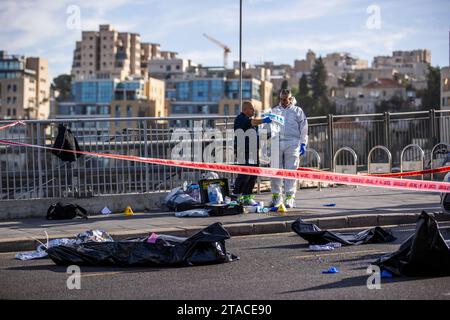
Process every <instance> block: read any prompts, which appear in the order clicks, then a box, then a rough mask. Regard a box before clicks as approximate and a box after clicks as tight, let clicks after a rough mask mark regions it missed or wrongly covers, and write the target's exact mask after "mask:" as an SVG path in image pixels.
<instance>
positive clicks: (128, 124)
mask: <svg viewBox="0 0 450 320" xmlns="http://www.w3.org/2000/svg"><path fill="white" fill-rule="evenodd" d="M132 110H133V109H132V108H131V106H127V118H131V117H132V116H133V115H132ZM127 126H128V127H130V126H131V120H127Z"/></svg>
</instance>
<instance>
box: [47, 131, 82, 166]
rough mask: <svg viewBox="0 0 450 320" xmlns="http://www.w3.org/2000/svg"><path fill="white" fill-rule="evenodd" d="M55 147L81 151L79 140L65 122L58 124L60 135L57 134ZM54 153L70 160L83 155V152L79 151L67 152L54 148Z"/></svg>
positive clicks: (63, 159) (65, 159)
mask: <svg viewBox="0 0 450 320" xmlns="http://www.w3.org/2000/svg"><path fill="white" fill-rule="evenodd" d="M53 148H56V149H64V150H72V151H81V149H80V146H79V145H78V141H77V139H76V138H75V136H74V135H73V133H72V131H71V130H70V129H67V128H66V127H65V126H64V125H63V124H60V125H59V126H58V135H57V136H56V139H55V143H54V144H53ZM52 153H53V154H54V155H55V156H57V157H58V158H60V159H61V160H62V161H69V162H74V161H76V160H77V158H80V157H81V156H82V154H79V153H73V152H65V151H61V150H52Z"/></svg>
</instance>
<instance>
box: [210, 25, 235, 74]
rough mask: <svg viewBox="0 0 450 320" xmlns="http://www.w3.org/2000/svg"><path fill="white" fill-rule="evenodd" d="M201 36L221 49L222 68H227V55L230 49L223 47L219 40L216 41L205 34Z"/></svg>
mask: <svg viewBox="0 0 450 320" xmlns="http://www.w3.org/2000/svg"><path fill="white" fill-rule="evenodd" d="M203 36H204V37H205V38H206V39H208V40H210V41H212V42H214V43H215V44H217V45H219V46H220V47H221V48H222V49H223V67H224V68H225V69H226V68H227V67H228V54H229V53H230V52H231V49H230V48H229V47H228V46H226V45H224V44H223V43H222V42H220V41H219V40H216V39H214V38H212V37H210V36H208V35H207V34H205V33H204V34H203Z"/></svg>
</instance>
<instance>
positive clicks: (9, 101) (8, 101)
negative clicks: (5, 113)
mask: <svg viewBox="0 0 450 320" xmlns="http://www.w3.org/2000/svg"><path fill="white" fill-rule="evenodd" d="M6 104H11V97H8V98H7V99H6ZM8 110H9V109H8Z"/></svg>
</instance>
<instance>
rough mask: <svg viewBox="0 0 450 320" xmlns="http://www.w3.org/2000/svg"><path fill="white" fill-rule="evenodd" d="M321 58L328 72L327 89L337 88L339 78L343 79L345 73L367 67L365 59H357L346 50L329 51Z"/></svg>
mask: <svg viewBox="0 0 450 320" xmlns="http://www.w3.org/2000/svg"><path fill="white" fill-rule="evenodd" d="M322 60H323V64H324V65H325V68H326V70H327V74H328V77H327V81H326V85H327V87H328V88H329V89H331V88H337V87H338V86H339V79H345V76H346V74H348V73H354V72H355V71H356V70H359V69H366V68H367V67H368V61H367V60H363V59H359V58H358V57H355V56H353V55H351V54H350V53H348V52H335V53H330V54H327V55H326V56H325V57H324V58H323V59H322Z"/></svg>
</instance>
